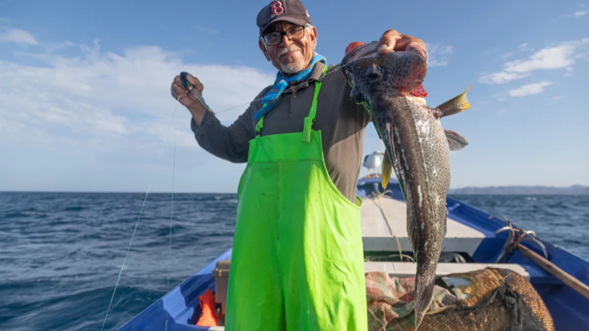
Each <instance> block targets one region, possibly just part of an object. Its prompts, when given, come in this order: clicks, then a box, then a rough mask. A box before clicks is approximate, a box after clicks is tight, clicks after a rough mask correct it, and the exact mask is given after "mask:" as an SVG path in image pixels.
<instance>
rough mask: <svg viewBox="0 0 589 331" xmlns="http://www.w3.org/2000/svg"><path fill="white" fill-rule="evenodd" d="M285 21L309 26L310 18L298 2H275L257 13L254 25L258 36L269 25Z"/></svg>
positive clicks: (293, 0) (284, 0) (291, 0)
mask: <svg viewBox="0 0 589 331" xmlns="http://www.w3.org/2000/svg"><path fill="white" fill-rule="evenodd" d="M278 21H286V22H290V23H293V24H298V25H305V24H307V23H309V24H311V16H309V12H307V9H305V6H303V4H302V3H301V2H300V1H299V0H275V1H272V2H270V4H268V5H267V6H264V8H262V10H260V12H259V13H258V18H257V19H256V24H257V25H258V28H260V35H262V33H263V32H264V30H266V28H267V27H268V26H270V24H272V23H274V22H278Z"/></svg>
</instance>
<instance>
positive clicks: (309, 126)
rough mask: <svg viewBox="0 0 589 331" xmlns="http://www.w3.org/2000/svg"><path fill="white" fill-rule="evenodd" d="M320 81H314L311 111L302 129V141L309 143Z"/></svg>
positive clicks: (262, 120)
mask: <svg viewBox="0 0 589 331" xmlns="http://www.w3.org/2000/svg"><path fill="white" fill-rule="evenodd" d="M327 69H328V66H325V68H324V69H323V74H322V77H323V76H325V73H326V72H327ZM321 84H322V81H320V80H316V81H315V94H314V95H313V102H312V103H311V109H310V110H309V115H308V116H307V117H305V120H304V129H303V141H305V142H309V141H311V131H312V127H313V123H315V115H316V114H317V97H318V96H319V90H320V89H321ZM264 117H265V116H262V117H261V118H260V120H259V121H258V124H256V136H258V135H260V131H262V128H263V127H264Z"/></svg>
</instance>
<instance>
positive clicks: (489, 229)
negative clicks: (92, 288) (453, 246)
mask: <svg viewBox="0 0 589 331" xmlns="http://www.w3.org/2000/svg"><path fill="white" fill-rule="evenodd" d="M379 182H380V178H361V179H360V180H359V181H358V190H357V194H358V196H360V197H361V198H362V197H366V196H368V195H370V194H372V193H373V192H377V193H378V192H382V187H381V186H380V184H379ZM387 190H392V191H393V198H394V199H397V200H400V201H403V196H402V193H401V191H400V188H399V184H398V182H397V181H396V180H394V179H391V181H390V183H389V186H388V187H387ZM447 208H448V216H449V217H451V218H452V219H453V220H455V221H457V222H460V223H462V224H464V225H466V226H468V227H471V228H474V229H476V230H478V231H480V232H482V233H484V234H485V239H483V240H482V241H481V243H480V245H479V246H478V248H477V250H476V251H475V252H474V254H472V258H473V259H474V260H475V262H477V263H492V262H494V261H495V259H496V258H497V257H499V255H500V254H501V252H502V250H503V245H504V244H505V241H506V240H507V239H508V234H507V233H505V232H503V233H499V234H498V235H495V234H494V233H495V231H497V230H498V229H500V228H502V227H504V226H506V223H505V222H504V221H502V220H500V219H496V218H489V217H490V215H489V214H487V213H485V212H483V211H481V210H478V209H476V208H474V207H472V206H469V205H467V204H465V203H463V202H461V201H458V200H455V199H452V198H450V197H449V198H448V199H447ZM528 230H530V229H528ZM540 241H541V242H542V243H543V244H544V245H545V247H546V251H547V253H548V257H549V260H550V261H551V262H552V263H554V264H555V265H556V266H558V267H559V268H561V269H562V270H564V271H566V272H567V273H569V274H570V275H572V276H573V277H575V278H577V279H579V280H580V281H581V282H583V283H584V284H586V285H589V262H588V261H586V260H583V259H581V258H579V257H577V256H575V255H573V254H571V253H569V252H567V251H565V250H563V249H561V248H558V247H556V246H554V245H552V244H550V243H547V242H545V241H542V240H540ZM522 244H523V245H524V246H526V247H527V248H529V249H530V250H532V251H534V252H536V253H538V254H540V255H542V254H543V253H542V252H541V250H540V249H539V247H538V246H536V245H535V244H534V243H530V242H523V243H522ZM228 259H231V249H229V250H228V251H226V252H225V253H223V254H221V255H220V256H219V257H217V258H216V259H215V260H213V261H211V262H210V263H209V264H208V265H207V266H205V267H204V268H202V269H201V270H199V271H198V272H197V273H195V274H194V275H192V276H191V277H190V278H188V279H187V280H185V281H184V282H182V283H181V284H180V285H178V286H177V287H176V288H174V289H173V290H172V291H170V292H169V293H167V294H166V295H165V296H163V297H162V298H161V299H159V300H158V301H156V302H155V303H153V304H152V305H151V306H149V307H148V308H147V309H145V310H144V311H143V312H141V313H140V314H138V315H137V316H136V317H135V318H133V319H132V320H130V321H129V322H127V323H126V324H125V325H123V326H122V327H121V328H120V330H123V331H129V330H146V331H147V330H158V331H159V330H165V329H166V328H167V330H170V331H184V330H186V331H188V330H209V329H210V328H208V327H197V326H196V325H195V324H196V322H197V320H198V318H199V317H200V304H199V299H198V297H199V296H200V295H202V294H204V293H205V292H206V291H207V289H211V290H212V291H213V292H214V290H215V279H214V277H213V275H212V271H213V270H214V268H215V266H216V263H217V262H218V261H220V260H228ZM509 262H510V263H516V264H519V265H521V266H522V267H523V268H524V269H526V271H527V272H528V273H529V275H530V282H531V284H532V285H533V286H534V288H535V289H536V290H537V291H538V293H539V294H540V296H541V297H542V299H543V300H544V302H545V304H546V306H547V308H548V309H549V311H550V313H551V316H552V318H553V321H554V325H555V329H556V330H589V300H588V299H586V298H585V297H583V296H582V295H580V294H579V293H577V292H575V291H574V290H572V289H571V288H570V287H568V286H567V285H565V284H564V283H562V282H561V281H560V280H558V279H557V278H555V277H554V276H552V275H550V274H549V273H547V272H546V271H544V270H543V269H541V268H540V267H539V266H537V265H536V264H535V263H534V262H532V261H531V260H529V259H528V258H527V257H525V256H523V255H521V254H520V253H519V252H518V251H516V252H515V253H514V255H513V257H512V258H511V260H510V261H509Z"/></svg>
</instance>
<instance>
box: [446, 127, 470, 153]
mask: <svg viewBox="0 0 589 331" xmlns="http://www.w3.org/2000/svg"><path fill="white" fill-rule="evenodd" d="M444 133H446V138H447V139H448V146H450V150H451V151H459V150H461V149H463V148H464V147H465V146H467V145H468V140H466V138H464V137H463V136H461V135H460V133H458V132H456V131H452V130H444Z"/></svg>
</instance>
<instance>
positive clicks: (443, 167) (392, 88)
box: [340, 41, 470, 330]
mask: <svg viewBox="0 0 589 331" xmlns="http://www.w3.org/2000/svg"><path fill="white" fill-rule="evenodd" d="M377 48H378V42H376V41H374V42H371V43H368V44H365V43H361V42H354V43H352V44H350V45H349V46H348V47H347V49H346V54H345V56H344V58H343V59H342V61H341V63H340V68H341V70H342V71H343V74H344V76H345V77H346V80H347V82H348V83H349V84H350V86H351V88H352V89H351V92H350V98H351V99H352V101H353V102H354V103H356V104H363V105H364V108H365V109H366V110H367V111H368V113H369V114H370V117H371V119H372V122H373V124H374V127H375V129H376V131H377V133H378V135H379V137H380V139H381V140H382V141H383V142H384V144H385V148H386V152H385V154H386V155H385V156H384V159H383V164H382V175H381V184H382V186H383V188H385V189H386V187H387V184H388V182H389V179H390V177H391V173H392V169H394V171H395V174H396V176H397V179H398V181H399V185H400V188H401V192H402V194H403V198H404V199H405V202H406V209H407V210H406V215H407V233H408V235H409V241H410V243H411V248H412V250H413V254H414V255H413V256H414V260H415V263H416V275H415V296H414V301H413V303H414V305H413V311H414V317H415V322H414V326H415V329H416V330H417V328H418V327H419V325H420V324H421V322H422V320H423V318H424V316H425V313H426V312H427V310H428V308H429V305H430V303H431V300H432V295H433V289H434V282H435V275H436V268H437V264H438V260H439V258H440V254H441V251H442V243H443V240H444V237H445V236H446V215H447V213H448V210H447V208H446V197H447V193H448V189H449V187H450V177H451V176H450V175H451V164H450V152H451V151H457V150H461V149H462V148H464V147H465V146H467V145H468V141H467V140H466V138H464V137H463V136H462V135H460V134H459V133H457V132H455V131H452V130H444V128H443V127H442V125H441V123H440V119H441V118H443V117H445V116H451V115H454V114H458V113H460V112H462V111H464V110H466V109H468V108H470V104H469V101H468V99H467V98H466V92H468V90H469V89H470V86H469V87H468V88H467V89H466V91H465V92H463V93H461V94H459V95H458V96H456V97H454V98H452V99H450V100H448V101H446V102H444V103H443V104H441V105H439V106H438V107H435V108H432V107H429V106H427V105H426V104H425V102H424V101H423V98H422V97H423V96H424V92H425V90H424V89H423V82H424V80H425V77H426V74H427V50H426V49H425V47H423V46H422V45H421V44H418V43H411V44H410V45H408V47H407V48H406V50H405V51H392V52H390V53H387V54H385V55H379V54H377Z"/></svg>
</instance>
